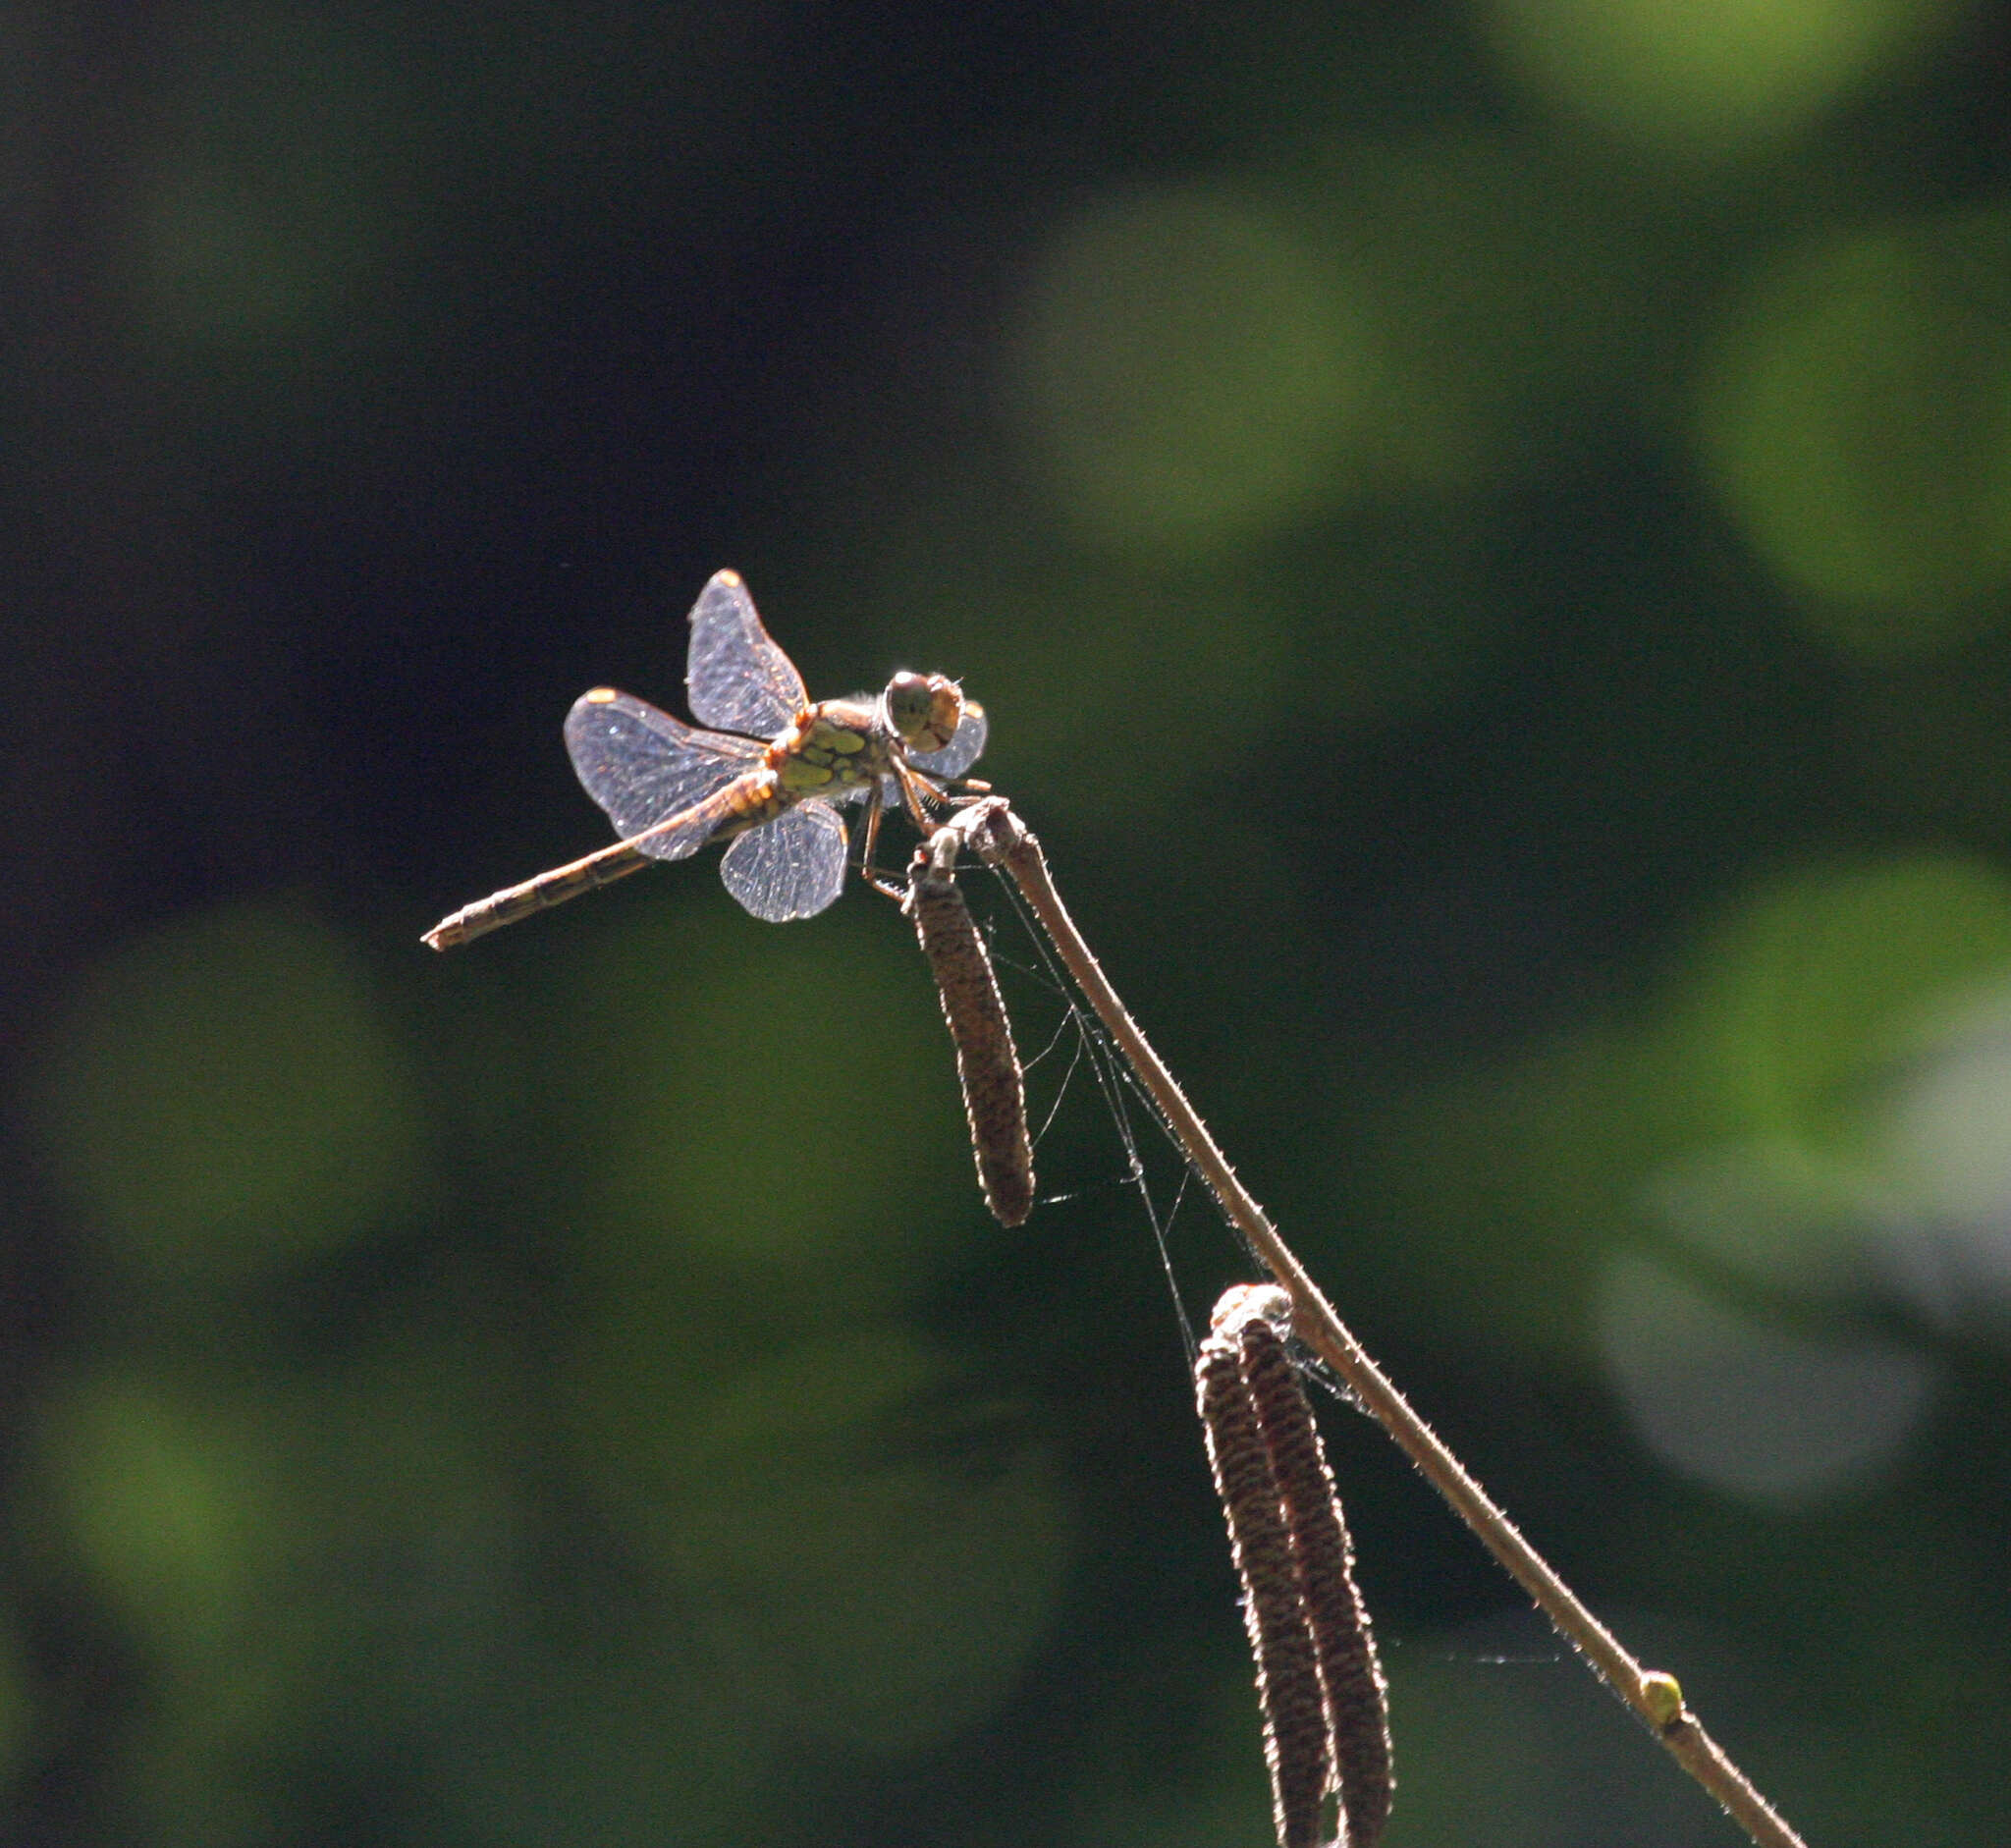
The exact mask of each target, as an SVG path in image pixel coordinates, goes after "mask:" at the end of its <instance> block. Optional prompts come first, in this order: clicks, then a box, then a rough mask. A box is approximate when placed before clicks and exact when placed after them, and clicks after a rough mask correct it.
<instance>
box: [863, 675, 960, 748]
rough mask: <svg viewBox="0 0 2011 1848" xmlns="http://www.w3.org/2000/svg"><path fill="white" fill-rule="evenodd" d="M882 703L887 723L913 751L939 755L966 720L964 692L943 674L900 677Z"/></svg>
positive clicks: (882, 698)
mask: <svg viewBox="0 0 2011 1848" xmlns="http://www.w3.org/2000/svg"><path fill="white" fill-rule="evenodd" d="M881 702H882V703H883V704H884V705H885V706H886V708H887V723H888V724H889V725H891V726H892V727H893V728H894V729H895V731H896V732H897V733H898V734H900V741H901V742H902V743H903V744H905V745H906V746H907V747H908V748H909V749H910V750H915V751H923V752H927V751H940V750H941V749H942V748H943V747H944V746H945V745H946V744H948V743H949V742H950V740H951V738H953V737H954V736H955V735H956V728H957V726H958V725H959V724H961V723H962V720H963V692H962V689H961V688H959V687H958V686H957V684H956V682H955V681H954V680H951V679H945V678H944V677H943V676H942V675H940V674H909V673H906V672H905V671H903V672H902V673H899V674H897V675H896V676H895V677H894V679H891V680H889V681H888V682H887V691H886V692H885V693H883V694H882V695H881Z"/></svg>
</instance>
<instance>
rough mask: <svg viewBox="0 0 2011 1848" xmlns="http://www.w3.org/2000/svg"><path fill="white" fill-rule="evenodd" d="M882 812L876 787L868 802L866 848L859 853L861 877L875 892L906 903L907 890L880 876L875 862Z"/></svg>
mask: <svg viewBox="0 0 2011 1848" xmlns="http://www.w3.org/2000/svg"><path fill="white" fill-rule="evenodd" d="M881 812H882V803H881V800H880V792H879V791H878V790H877V789H876V790H874V792H873V794H872V796H871V798H870V799H869V800H868V802H867V804H866V843H865V850H864V851H863V852H862V853H861V854H860V855H859V877H860V878H861V879H863V880H864V881H865V882H866V884H867V885H869V886H871V887H872V888H873V890H874V891H875V892H884V893H885V894H886V895H887V896H888V897H890V898H897V899H899V900H900V901H901V902H902V903H905V902H906V901H907V893H906V891H905V890H904V889H903V888H901V887H899V886H897V885H896V884H895V883H894V882H893V881H892V880H891V879H883V878H882V877H881V876H880V869H879V868H878V867H876V866H875V865H874V864H873V854H874V851H875V849H876V848H877V847H878V846H879V844H880V816H881Z"/></svg>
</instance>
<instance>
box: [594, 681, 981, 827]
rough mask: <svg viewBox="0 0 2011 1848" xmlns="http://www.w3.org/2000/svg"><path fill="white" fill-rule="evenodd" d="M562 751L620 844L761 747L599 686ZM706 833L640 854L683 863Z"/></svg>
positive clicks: (719, 781) (711, 789) (716, 783)
mask: <svg viewBox="0 0 2011 1848" xmlns="http://www.w3.org/2000/svg"><path fill="white" fill-rule="evenodd" d="M951 741H952V742H954V740H953V739H952V740H951ZM566 748H567V749H568V750H569V751H571V753H572V768H573V769H574V770H575V771H577V772H578V774H579V781H580V782H581V784H583V785H584V786H585V788H586V792H587V794H588V795H590V796H592V797H593V799H594V800H595V801H596V802H598V803H599V804H600V805H601V807H603V808H604V809H606V810H607V811H608V819H609V820H610V821H612V822H613V823H614V824H615V832H616V833H617V834H619V835H621V836H622V838H623V839H624V840H628V839H629V838H631V837H633V836H635V835H639V834H641V833H642V832H643V831H644V830H645V829H649V828H654V827H655V826H656V825H657V824H658V823H659V822H664V821H668V820H669V819H670V818H671V817H672V816H673V815H676V814H677V813H679V811H680V810H682V809H687V808H690V807H691V806H692V805H693V804H694V803H698V802H702V801H704V800H705V798H706V797H707V796H708V795H711V794H714V793H715V792H716V791H718V790H720V789H723V788H726V786H727V785H728V784H730V783H731V782H733V780H734V778H735V777H737V776H739V775H740V774H741V773H742V772H744V771H746V770H749V769H752V768H753V766H754V763H755V760H757V759H758V758H759V757H760V755H761V748H762V747H761V746H760V745H759V744H757V743H755V742H754V741H753V739H751V738H741V737H728V736H725V735H724V734H720V733H718V732H699V731H696V730H694V729H693V728H692V727H690V726H688V725H685V724H683V723H681V722H680V721H679V720H677V719H673V718H672V717H671V715H670V714H669V713H667V712H659V711H657V709H656V708H655V707H654V706H652V705H650V704H648V703H647V702H646V701H644V700H640V699H635V698H632V697H630V696H629V695H628V694H626V693H618V692H615V691H614V690H613V689H611V688H609V687H605V686H598V687H596V688H595V689H594V690H593V691H592V692H590V693H586V694H583V695H582V696H581V697H580V698H579V699H577V700H575V701H574V702H573V705H572V710H571V712H570V713H568V714H567V715H566ZM711 832H712V827H711V825H710V824H708V825H705V826H701V827H696V828H693V829H692V830H690V831H688V833H687V832H680V831H679V830H676V829H674V830H672V831H671V832H670V833H668V834H665V835H659V836H657V837H655V838H654V839H653V840H652V841H651V842H649V844H648V845H647V846H645V847H644V848H643V851H644V852H645V853H647V854H648V855H649V856H650V857H651V858H652V859H658V860H681V859H682V858H684V856H685V855H686V854H689V853H696V852H697V851H698V849H699V848H700V847H701V846H703V845H704V844H705V840H706V837H707V836H708V835H709V834H710V833H711Z"/></svg>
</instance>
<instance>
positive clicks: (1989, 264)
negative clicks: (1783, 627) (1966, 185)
mask: <svg viewBox="0 0 2011 1848" xmlns="http://www.w3.org/2000/svg"><path fill="white" fill-rule="evenodd" d="M2007 327H2011V212H2007V211H2006V210H2004V209H2003V208H2002V207H1997V206H1993V207H1990V208H1987V209H1984V210H1976V209H1965V210H1963V211H1961V212H1959V213H1956V214H1952V215H1949V214H1943V215H1939V216H1936V217H1931V218H1923V219H1918V220H1914V221H1911V222H1900V223H1896V224H1889V225H1885V226H1882V227H1876V228H1871V229H1866V230H1861V231H1854V232H1847V233H1842V234H1837V235H1833V236H1830V237H1826V238H1823V239H1821V241H1818V242H1816V243H1813V244H1811V245H1804V246H1802V247H1801V248H1799V249H1796V250H1793V251H1791V252H1790V253H1789V254H1787V255H1786V256H1784V257H1782V258H1781V259H1779V260H1778V261H1777V262H1775V263H1774V264H1772V265H1771V266H1770V267H1769V269H1768V270H1767V272H1766V274H1765V275H1764V276H1762V277H1761V278H1760V279H1759V280H1758V281H1757V282H1756V283H1755V284H1754V285H1753V286H1752V288H1751V289H1750V290H1749V291H1748V292H1747V293H1746V296H1745V298H1744V299H1743V300H1741V301H1740V302H1739V303H1738V304H1737V305H1736V306H1735V307H1734V309H1733V310H1732V311H1731V313H1730V314H1729V315H1728V317H1727V319H1726V322H1725V325H1724V326H1723V327H1722V328H1721V329H1720V331H1719V333H1718V336H1717V341H1716V347H1715V352H1714V355H1713V357H1712V360H1711V363H1710V365H1709V368H1708V370H1707V373H1706V376H1705V382H1704V387H1703V392H1702V396H1701V400H1700V408H1699V413H1698V416H1699V421H1698V430H1699V442H1700V445H1701V448H1702V451H1703V456H1704V460H1705V463H1706V466H1707V469H1708V470H1709V473H1710V476H1711V479H1712V485H1713V486H1714V488H1715V489H1716V491H1717V493H1718V494H1719V496H1720V497H1721V498H1722V500H1723V502H1724V504H1725V507H1726V509H1727V511H1728V512H1729V513H1730V514H1731V516H1733V518H1734V519H1735V520H1736V521H1737V522H1738V523H1739V525H1740V527H1741V529H1742V530H1743V531H1744V532H1745V534H1746V536H1747V538H1748V540H1749V541H1750V543H1751V544H1752V545H1753V546H1754V547H1755V549H1756V550H1757V551H1758V552H1759V553H1760V555H1761V557H1762V558H1763V559H1764V560H1765V561H1766V564H1767V565H1768V566H1769V567H1770V568H1771V569H1772V570H1773V571H1776V572H1778V573H1779V575H1780V576H1781V578H1782V579H1783V580H1784V581H1785V582H1786V583H1787V584H1788V586H1789V587H1790V588H1791V589H1792V590H1794V591H1795V592H1796V593H1798V595H1799V597H1800V599H1801V602H1802V610H1803V620H1804V621H1806V622H1807V623H1808V624H1809V625H1810V627H1811V628H1812V629H1814V630H1815V631H1816V632H1818V633H1819V634H1821V635H1823V636H1824V637H1826V638H1828V639H1830V640H1831V641H1833V642H1835V643H1837V644H1838V645H1840V646H1842V647H1844V648H1846V649H1849V650H1851V651H1852V652H1855V653H1861V654H1864V655H1868V656H1871V657H1874V658H1881V657H1897V656H1907V655H1917V654H1923V653H1928V652H1931V651H1933V650H1936V649H1940V648H1945V647H1947V646H1948V645H1949V644H1950V643H1953V642H1959V641H1962V640H1965V639H1967V638H1968V637H1969V636H1971V635H1973V634H1975V633H1976V632H1977V631H1978V630H1979V629H1980V628H1983V627H1985V626H1990V625H1996V624H1998V623H2000V622H2001V621H2002V619H2003V597H2004V593H2005V591H2006V590H2007V589H2011V333H2007V331H2006V330H2007Z"/></svg>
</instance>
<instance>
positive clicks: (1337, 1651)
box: [1238, 1290, 1396, 1848]
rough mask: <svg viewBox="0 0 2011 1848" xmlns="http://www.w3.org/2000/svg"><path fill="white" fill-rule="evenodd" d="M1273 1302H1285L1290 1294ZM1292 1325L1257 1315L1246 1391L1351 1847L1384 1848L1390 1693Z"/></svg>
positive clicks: (1250, 1332)
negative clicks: (1278, 1515)
mask: <svg viewBox="0 0 2011 1848" xmlns="http://www.w3.org/2000/svg"><path fill="white" fill-rule="evenodd" d="M1269 1294H1271V1295H1273V1296H1276V1297H1277V1298H1278V1299H1279V1301H1280V1302H1283V1299H1284V1292H1283V1291H1282V1290H1274V1291H1271V1292H1269ZM1289 1327H1290V1307H1289V1304H1288V1303H1287V1304H1285V1306H1284V1314H1283V1318H1282V1321H1278V1320H1277V1319H1276V1318H1275V1316H1271V1315H1255V1316H1251V1317H1250V1318H1249V1319H1248V1320H1246V1321H1244V1322H1243V1323H1242V1326H1241V1332H1240V1335H1239V1337H1238V1339H1239V1346H1240V1350H1241V1361H1242V1370H1243V1382H1244V1386H1245V1387H1246V1388H1247V1389H1248V1391H1249V1394H1250V1402H1251V1405H1252V1408H1253V1409H1254V1410H1255V1412H1256V1415H1257V1424H1258V1428H1259V1430H1260V1431H1261V1432H1262V1433H1263V1435H1264V1442H1265V1445H1266V1447H1267V1449H1268V1450H1269V1451H1270V1454H1271V1467H1272V1472H1273V1474H1274V1475H1275V1476H1276V1477H1277V1487H1278V1494H1279V1495H1280V1497H1281V1499H1282V1501H1283V1504H1284V1515H1285V1524H1286V1527H1287V1528H1288V1530H1289V1531H1290V1534H1291V1542H1292V1553H1293V1558H1294V1561H1295V1563H1296V1565H1297V1568H1298V1574H1299V1583H1300V1588H1301V1592H1302V1595H1303V1597H1304V1600H1305V1610H1306V1623H1307V1626H1308V1628H1309V1629H1310V1630H1311V1632H1312V1636H1313V1649H1314V1654H1315V1656H1316V1657H1317V1658H1318V1660H1319V1663H1320V1680H1321V1683H1322V1685H1323V1687H1324V1688H1325V1689H1326V1693H1327V1712H1328V1719H1329V1721H1330V1723H1331V1725H1332V1740H1333V1765H1334V1775H1335V1778H1336V1781H1337V1782H1338V1785H1339V1789H1340V1803H1341V1840H1342V1841H1344V1842H1346V1843H1348V1844H1350V1848H1374V1844H1375V1842H1376V1841H1377V1840H1378V1839H1379V1838H1380V1837H1381V1835H1382V1833H1383V1827H1384V1824H1385V1823H1386V1822H1387V1821H1388V1820H1389V1806H1390V1802H1391V1800H1392V1798H1393V1797H1394V1795H1395V1789H1396V1780H1395V1777H1394V1774H1393V1772H1392V1768H1391V1761H1390V1747H1389V1700H1388V1684H1387V1683H1386V1681H1385V1680H1384V1678H1383V1666H1382V1663H1381V1662H1380V1661H1379V1660H1378V1659H1377V1656H1376V1638H1375V1633H1374V1632H1373V1631H1372V1630H1371V1628H1370V1626H1369V1613H1368V1610H1367V1608H1366V1607H1365V1606H1364V1604H1363V1603H1362V1598H1361V1594H1360V1592H1359V1591H1357V1590H1356V1588H1355V1575H1354V1548H1353V1546H1352V1545H1351V1543H1350V1542H1349V1540H1348V1532H1347V1522H1346V1520H1345V1518H1344V1517H1343V1516H1342V1514H1341V1509H1340V1497H1339V1495H1338V1494H1337V1493H1336V1492H1335V1490H1334V1486H1333V1473H1332V1470H1330V1469H1329V1468H1328V1466H1327V1452H1326V1448H1325V1446H1324V1445H1323V1444H1322V1443H1321V1441H1320V1428H1319V1426H1317V1425H1316V1424H1315V1423H1314V1422H1313V1408H1312V1406H1311V1405H1310V1404H1309V1403H1308V1402H1307V1399H1306V1389H1305V1387H1304V1386H1302V1385H1301V1384H1300V1381H1299V1373H1298V1369H1297V1368H1296V1367H1294V1366H1293V1365H1292V1360H1291V1355H1290V1354H1289V1353H1288V1352H1287V1351H1286V1348H1285V1344H1284V1331H1285V1330H1286V1329H1288V1328H1289Z"/></svg>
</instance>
